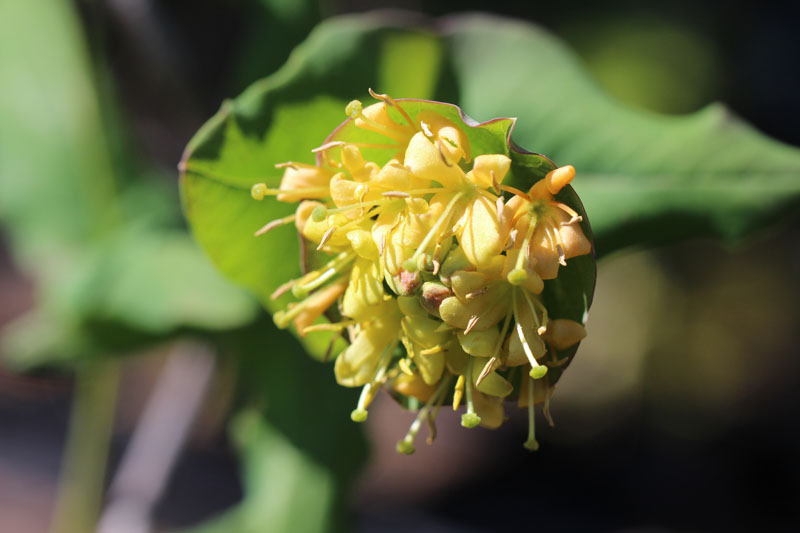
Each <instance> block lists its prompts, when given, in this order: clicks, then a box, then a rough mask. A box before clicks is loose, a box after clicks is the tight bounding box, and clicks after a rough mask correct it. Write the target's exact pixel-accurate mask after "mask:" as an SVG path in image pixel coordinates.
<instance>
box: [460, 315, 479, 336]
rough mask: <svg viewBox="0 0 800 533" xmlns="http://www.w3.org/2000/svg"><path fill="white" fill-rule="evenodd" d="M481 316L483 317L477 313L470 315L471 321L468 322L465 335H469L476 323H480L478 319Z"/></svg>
mask: <svg viewBox="0 0 800 533" xmlns="http://www.w3.org/2000/svg"><path fill="white" fill-rule="evenodd" d="M480 318H481V317H479V316H477V315H475V316H471V317H469V322H467V327H466V329H464V335H469V332H470V331H472V328H474V327H475V324H477V323H478V320H480Z"/></svg>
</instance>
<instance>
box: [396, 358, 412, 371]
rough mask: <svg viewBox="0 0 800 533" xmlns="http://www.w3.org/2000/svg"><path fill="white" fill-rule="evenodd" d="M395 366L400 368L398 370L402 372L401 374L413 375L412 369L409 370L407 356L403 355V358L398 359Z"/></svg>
mask: <svg viewBox="0 0 800 533" xmlns="http://www.w3.org/2000/svg"><path fill="white" fill-rule="evenodd" d="M397 366H398V367H399V368H400V370H401V371H402V372H403V374H405V375H407V376H413V375H414V371H413V370H411V361H409V360H408V358H407V357H404V358H403V359H400V360H399V361H398V362H397Z"/></svg>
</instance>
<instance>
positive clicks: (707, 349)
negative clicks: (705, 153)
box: [0, 0, 800, 532]
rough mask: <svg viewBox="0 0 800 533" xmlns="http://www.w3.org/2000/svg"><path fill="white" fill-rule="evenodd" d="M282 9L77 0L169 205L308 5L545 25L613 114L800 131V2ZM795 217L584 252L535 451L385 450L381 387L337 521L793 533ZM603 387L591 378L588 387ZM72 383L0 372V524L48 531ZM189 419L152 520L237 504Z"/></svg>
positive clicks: (15, 303) (131, 412) (2, 264)
mask: <svg viewBox="0 0 800 533" xmlns="http://www.w3.org/2000/svg"><path fill="white" fill-rule="evenodd" d="M280 4H281V3H280V2H272V3H270V2H263V3H259V2H256V1H244V0H240V1H231V2H225V3H221V2H211V1H200V2H187V1H174V0H168V1H161V2H149V1H142V2H134V1H125V0H110V1H107V2H77V3H76V5H77V7H78V10H79V13H80V16H81V20H82V22H83V24H84V28H85V31H86V35H87V38H88V40H89V46H90V50H91V54H92V56H93V59H94V60H95V63H96V64H97V65H98V68H97V78H98V79H97V81H98V84H99V85H100V87H101V88H104V89H105V91H104V92H103V94H106V95H108V97H109V98H112V99H114V100H115V102H114V103H115V104H116V106H117V108H118V109H119V110H120V115H119V116H116V117H110V118H109V120H114V121H119V122H121V123H123V124H125V125H127V126H128V127H127V128H123V129H120V130H119V131H122V132H123V133H121V135H123V136H124V137H125V138H124V139H122V140H120V142H126V143H131V144H133V146H134V147H135V149H136V152H137V153H138V154H139V157H140V160H141V162H142V163H141V164H143V165H152V166H155V167H158V168H160V169H162V170H163V173H164V175H165V176H166V178H165V179H167V180H168V183H169V185H170V189H171V190H172V191H173V193H174V194H175V198H176V201H177V188H176V187H175V180H176V179H177V172H176V171H175V170H174V169H175V165H176V164H177V161H178V160H179V158H180V155H181V152H182V150H183V147H184V146H185V144H186V142H187V141H188V139H189V138H190V137H191V135H192V134H193V133H194V132H195V131H196V130H197V128H199V127H200V126H201V125H202V124H203V122H204V121H205V120H206V119H207V118H208V117H210V116H211V115H212V114H213V113H214V112H215V111H216V110H217V108H218V107H219V105H220V103H221V102H222V100H223V99H225V98H230V97H233V96H235V95H237V94H238V93H239V92H240V91H242V90H243V89H244V88H245V87H246V86H247V85H249V84H250V83H251V82H252V81H254V80H256V79H258V78H259V77H262V76H265V75H268V74H270V73H271V72H273V71H274V70H275V69H276V68H278V67H279V66H280V64H282V63H283V58H285V56H286V55H288V53H289V51H290V50H291V49H292V47H293V46H294V45H295V44H297V43H298V42H300V41H301V40H302V39H303V38H304V37H305V36H306V35H307V33H308V31H309V30H310V29H311V28H312V27H313V25H314V23H315V22H316V21H317V20H318V19H319V17H328V16H332V15H336V14H341V13H347V12H354V11H362V10H366V9H371V8H375V7H381V8H403V9H412V10H418V11H423V12H427V13H429V14H431V15H435V16H439V15H444V14H447V13H452V12H458V11H475V10H478V11H490V12H491V13H494V14H497V15H503V16H511V17H515V18H519V19H523V20H527V21H530V22H533V23H536V24H540V25H542V26H544V27H546V28H548V29H549V30H551V31H553V32H554V33H556V34H557V35H559V36H560V37H561V38H563V39H564V40H565V41H566V42H567V43H569V44H570V45H572V46H573V47H574V48H575V50H576V52H577V53H578V54H579V55H580V56H581V57H582V58H583V59H584V61H585V62H586V64H587V66H588V68H589V70H590V72H591V73H592V74H593V75H594V76H595V77H596V78H597V80H598V82H599V83H600V84H602V85H603V86H604V87H605V88H606V89H607V90H609V92H611V93H612V94H614V95H616V96H617V97H618V98H621V99H623V100H625V101H627V102H628V103H629V104H630V105H633V106H638V107H642V108H646V109H649V110H652V111H654V112H665V113H683V112H691V111H695V110H697V109H699V108H701V107H703V106H704V105H705V104H707V103H709V102H711V101H722V102H724V103H725V104H727V105H728V106H729V107H730V108H732V109H733V110H734V111H735V112H736V113H738V114H739V115H741V116H742V117H744V118H745V119H747V120H748V121H749V122H751V123H752V124H753V125H754V126H755V127H756V128H757V129H759V130H760V131H762V132H764V133H766V134H768V135H770V136H773V137H775V138H777V139H779V140H782V141H784V142H786V143H789V144H793V145H800V128H798V123H800V101H798V97H797V95H798V89H800V38H799V37H798V33H797V24H798V21H799V20H800V17H799V15H800V7H798V5H797V4H794V5H791V4H783V3H777V2H775V3H771V2H748V3H738V4H737V5H736V6H734V5H733V4H730V3H726V4H721V3H700V2H697V3H688V2H686V3H684V2H675V3H670V4H668V5H667V4H657V3H647V4H642V3H639V2H622V1H611V2H603V3H602V5H600V4H598V3H593V2H569V3H536V2H530V3H520V2H514V3H512V2H500V1H496V2H492V3H491V4H485V3H480V2H474V1H462V2H457V3H456V2H437V3H436V5H435V6H434V7H430V6H429V5H427V4H426V3H422V2H389V1H387V2H363V1H355V2H335V1H334V0H326V1H322V2H320V3H319V4H315V5H313V6H307V5H305V4H297V5H293V4H291V3H289V2H287V3H286V5H284V6H282V5H280ZM293 10H300V15H299V16H296V15H297V14H296V13H295V12H293ZM267 49H268V50H269V53H261V51H263V50H267ZM520 54H521V57H522V55H524V51H520ZM466 111H467V112H469V110H466ZM578 192H580V190H579V189H578ZM799 230H800V225H799V224H798V219H797V217H796V216H795V217H794V219H793V220H790V221H789V222H787V223H784V224H783V225H781V227H779V228H777V229H776V230H774V231H772V232H770V233H768V234H762V235H759V236H756V237H755V238H753V239H751V240H749V241H748V242H746V243H743V244H742V245H739V246H736V247H723V246H721V245H718V244H714V243H710V242H705V241H697V242H692V243H686V244H683V245H680V246H674V247H670V248H666V249H659V250H655V251H646V252H645V251H635V252H631V253H627V254H620V255H617V256H613V257H610V258H608V259H606V260H604V262H601V264H600V269H601V274H600V283H599V285H598V287H599V288H598V297H597V302H598V303H597V305H596V306H595V308H594V309H593V313H594V317H593V320H594V319H595V318H596V320H597V321H596V322H593V323H592V324H591V326H594V327H593V328H590V340H591V339H592V337H591V335H595V333H597V335H595V337H594V338H595V339H596V340H593V341H592V343H591V344H589V341H587V345H586V346H585V347H584V348H582V350H581V353H580V354H579V356H578V358H577V359H576V362H575V363H574V364H573V368H571V369H570V372H568V373H567V376H566V377H565V380H564V383H563V388H564V391H563V393H564V394H563V395H564V398H563V399H564V402H563V403H560V404H558V405H554V414H555V416H556V421H557V423H558V425H557V426H556V428H555V429H546V430H543V432H542V434H541V438H540V440H541V443H542V450H541V451H539V452H538V453H536V454H529V453H527V452H525V450H523V448H522V447H521V446H520V442H521V435H522V434H523V433H524V429H523V425H524V420H520V419H514V420H512V422H514V423H512V424H510V425H509V426H508V427H506V428H504V429H503V430H501V431H497V432H491V433H490V432H487V431H483V430H480V431H479V432H475V433H469V432H464V431H462V430H460V428H456V427H455V426H456V425H457V424H456V423H455V422H454V421H453V420H444V421H443V423H442V425H449V426H452V429H451V430H449V431H448V430H447V429H444V430H443V432H442V433H443V434H442V436H441V438H440V442H437V443H436V446H435V447H434V448H436V450H435V451H430V450H427V449H426V450H420V453H419V454H418V456H415V457H414V458H412V459H410V460H409V459H408V458H405V457H403V458H396V457H394V456H393V455H392V454H394V441H393V440H392V439H393V438H396V435H399V434H402V432H403V431H404V429H400V428H403V426H404V425H405V424H407V420H406V419H407V418H408V416H407V414H406V413H399V412H398V411H399V409H397V408H395V407H394V406H392V405H390V402H389V401H388V400H386V399H384V400H383V402H382V403H380V405H379V406H376V410H377V409H380V410H381V411H385V415H384V417H383V418H384V419H385V420H387V421H386V422H383V423H381V422H376V423H375V424H373V425H371V427H370V428H369V432H370V435H371V436H372V440H373V446H374V448H375V450H376V452H375V456H374V458H373V462H372V463H371V464H370V467H369V469H368V471H367V473H366V475H365V477H364V479H363V480H362V484H361V489H360V490H359V491H358V492H357V494H356V496H355V497H354V499H353V501H352V502H351V505H352V511H353V519H354V523H355V527H356V529H357V530H359V531H392V532H394V531H397V532H400V531H409V530H419V531H442V532H445V531H501V530H502V531H505V530H515V529H522V530H529V529H530V530H532V529H537V528H544V529H545V530H548V531H549V530H555V531H561V530H565V531H575V530H593V531H594V530H640V529H646V530H651V531H660V530H673V529H680V530H684V529H693V530H764V529H768V530H776V529H787V530H791V529H795V528H797V527H798V518H799V517H798V514H800V511H798V507H797V505H796V504H797V502H799V501H800V483H799V482H800V458H799V456H798V453H797V450H798V448H800V427H799V425H798V420H800V393H798V391H800V372H798V370H800V363H799V362H798V361H800V349H798V345H800V343H799V342H798V341H800V320H798V317H799V316H800V313H798V311H797V303H796V299H797V296H798V295H800V282H798V279H800V251H798V246H797V243H798V242H799V241H798V236H800V231H799ZM0 287H1V288H2V299H0V322H6V321H8V320H10V319H11V318H12V317H13V316H16V315H18V314H19V313H21V312H22V311H23V310H24V309H26V308H27V307H28V306H30V305H31V302H32V298H33V293H32V288H31V285H30V282H29V281H27V280H26V278H25V276H24V274H22V273H21V272H19V271H17V270H15V268H14V266H13V263H12V260H11V258H10V257H9V256H8V254H7V253H2V254H0ZM626 306H627V307H626ZM645 322H646V332H645V333H642V332H641V331H639V330H641V328H642V327H643V326H642V323H645ZM634 330H636V331H634ZM634 337H635V338H634ZM639 337H642V339H638V338H639ZM632 339H633V340H632ZM637 339H638V340H637ZM609 346H612V347H614V349H613V350H612V349H610V348H609ZM618 347H622V348H620V349H619V350H616V348H618ZM611 352H614V353H611ZM584 360H585V361H586V362H585V363H583V361H584ZM159 361H160V359H159V356H158V354H156V355H153V356H149V357H143V358H138V359H135V360H132V361H130V362H129V363H126V365H127V366H128V369H127V370H126V374H125V376H126V379H125V382H124V386H123V389H122V399H121V400H120V403H121V404H122V405H125V406H128V407H127V408H124V409H122V408H121V409H122V412H121V414H120V415H118V420H117V423H116V427H117V431H116V434H117V436H116V438H115V440H114V444H113V450H112V457H111V465H110V471H111V472H113V470H114V464H115V463H116V461H118V459H119V456H120V454H121V453H122V450H123V449H124V445H125V443H126V441H127V436H128V434H129V432H130V430H131V427H132V426H133V424H134V423H135V420H136V417H137V415H138V407H137V406H140V405H141V403H142V401H143V400H142V398H145V397H146V396H147V393H148V391H149V390H150V383H151V380H152V376H153V375H154V374H155V372H156V371H157V369H158V368H159V365H160V362H159ZM573 373H574V374H575V376H574V377H573V378H570V377H569V376H570V374H573ZM331 379H333V377H331ZM598 384H599V390H600V393H597V394H596V395H594V396H592V394H589V391H590V390H598ZM560 386H561V385H560ZM604 387H605V388H604ZM604 391H605V394H604V395H603V394H601V393H603V392H604ZM69 397H70V381H69V379H68V378H65V377H63V376H60V375H57V374H38V375H32V376H25V377H20V376H16V375H11V374H7V373H2V374H0V508H2V509H4V510H3V511H2V514H5V515H6V517H7V518H6V519H5V520H6V523H5V525H4V523H3V520H4V519H3V518H0V530H8V531H28V530H30V531H38V529H35V528H36V527H39V526H42V525H43V524H44V525H46V523H47V517H48V516H49V512H50V505H51V503H52V498H53V495H54V491H55V486H56V482H57V478H58V468H59V460H60V454H61V450H62V447H63V443H64V435H65V431H66V426H67V419H68V410H69ZM556 400H559V398H558V395H557V397H556ZM374 418H375V419H379V418H382V417H379V416H375V417H374ZM372 419H373V417H372V416H371V418H370V420H372ZM343 423H348V422H346V421H343ZM382 424H383V425H382ZM384 425H385V426H386V427H383V426H384ZM199 426H200V429H198V430H197V431H196V432H195V436H194V438H193V439H192V441H191V443H190V444H189V447H188V450H187V451H186V452H185V453H184V455H183V456H182V458H181V459H180V461H179V463H178V465H177V468H176V470H175V472H174V475H173V477H172V480H171V483H170V485H169V488H168V490H167V493H166V495H165V497H164V498H163V500H162V501H161V503H160V504H159V506H158V509H157V513H156V521H157V522H158V523H159V524H161V526H163V527H164V528H174V527H182V526H187V525H191V524H194V523H197V522H199V521H201V520H202V519H204V518H208V517H210V516H212V515H214V514H215V513H217V512H219V511H221V510H222V509H224V508H226V507H227V506H229V505H232V504H233V503H235V502H236V501H237V500H238V499H239V498H240V497H241V490H242V489H241V487H240V485H239V481H238V480H239V476H238V473H237V465H236V459H235V457H234V455H233V452H232V450H231V448H230V444H229V443H228V441H227V439H226V437H225V434H224V431H223V430H224V422H220V421H210V422H208V423H206V424H205V425H204V423H203V422H202V421H201V423H200V424H199ZM389 435H394V436H395V437H392V436H389ZM448 450H449V451H448ZM453 450H456V451H453ZM401 459H402V461H403V462H399V461H401ZM447 460H449V461H450V463H449V466H448V465H444V466H442V467H441V468H433V467H432V465H434V464H437V463H436V462H437V461H447ZM412 461H416V462H415V463H412ZM398 465H400V466H398ZM14 508H15V513H16V514H14V513H10V514H8V513H7V512H6V509H14ZM17 515H18V516H17ZM14 517H16V519H17V520H19V521H18V522H14V521H13V520H14ZM26 528H33V529H26ZM265 531H267V529H265Z"/></svg>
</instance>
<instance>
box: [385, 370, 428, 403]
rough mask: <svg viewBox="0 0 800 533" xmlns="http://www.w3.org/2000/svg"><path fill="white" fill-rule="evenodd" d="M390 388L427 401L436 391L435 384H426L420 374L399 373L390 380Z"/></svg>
mask: <svg viewBox="0 0 800 533" xmlns="http://www.w3.org/2000/svg"><path fill="white" fill-rule="evenodd" d="M392 388H393V389H394V390H396V391H397V392H399V393H400V394H403V395H405V396H413V397H414V398H416V399H417V400H419V401H421V402H423V403H424V402H427V401H428V400H429V399H430V397H431V396H433V393H434V392H435V391H436V386H435V385H428V384H427V383H425V380H423V379H422V376H419V375H417V374H414V375H413V376H409V375H408V374H400V375H399V376H397V377H396V378H395V380H394V381H393V382H392Z"/></svg>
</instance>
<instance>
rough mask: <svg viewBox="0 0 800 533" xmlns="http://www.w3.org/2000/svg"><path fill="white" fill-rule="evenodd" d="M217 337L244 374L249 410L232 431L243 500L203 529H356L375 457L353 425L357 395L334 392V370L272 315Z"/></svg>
mask: <svg viewBox="0 0 800 533" xmlns="http://www.w3.org/2000/svg"><path fill="white" fill-rule="evenodd" d="M265 314H266V313H265ZM219 339H220V349H221V353H222V355H223V359H222V361H221V363H222V364H223V365H227V364H230V365H233V367H235V369H236V375H237V384H236V390H237V394H238V398H237V404H238V406H240V407H241V408H242V409H241V411H239V412H238V414H237V415H236V416H235V417H234V418H233V421H232V424H231V427H230V432H231V437H232V440H233V442H234V444H235V445H236V448H237V451H238V452H239V454H240V456H241V458H242V464H241V470H242V478H243V482H244V486H245V497H244V499H243V501H242V502H241V503H240V504H239V505H237V507H235V508H234V509H232V510H230V511H228V512H226V513H224V514H223V515H221V516H219V517H217V518H215V519H212V520H211V521H210V522H208V523H205V524H203V525H201V526H200V527H199V528H198V529H197V531H201V532H217V531H218V532H227V531H242V532H249V531H253V532H256V531H264V530H265V529H268V530H269V531H276V532H281V531H287V532H291V531H308V532H317V531H320V532H321V531H349V530H350V528H348V527H347V526H346V524H347V518H348V503H347V494H348V489H349V488H350V487H351V485H352V483H353V482H354V478H355V475H356V474H357V472H358V469H359V468H360V466H361V465H363V463H364V461H365V458H366V456H367V450H366V444H365V441H364V436H363V434H362V431H361V426H360V425H358V424H354V423H353V422H352V421H351V420H350V418H349V413H350V409H352V408H353V407H354V406H355V405H356V401H357V396H358V392H357V391H354V390H351V389H345V388H342V387H339V386H338V385H336V383H335V382H334V380H333V377H332V375H331V374H332V373H331V369H330V366H328V365H322V364H320V363H319V362H317V361H314V360H313V359H311V358H309V357H307V356H306V355H305V354H304V353H303V349H302V347H301V345H300V343H299V342H298V341H297V340H296V339H294V338H293V337H292V336H291V335H288V334H286V332H283V331H280V330H278V329H277V328H276V327H275V325H274V324H273V323H272V320H271V319H270V318H269V317H268V316H261V317H260V319H259V320H256V321H255V322H254V323H253V324H252V325H251V326H248V327H247V328H243V329H242V330H239V331H235V332H229V333H225V334H222V335H220V337H219Z"/></svg>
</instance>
